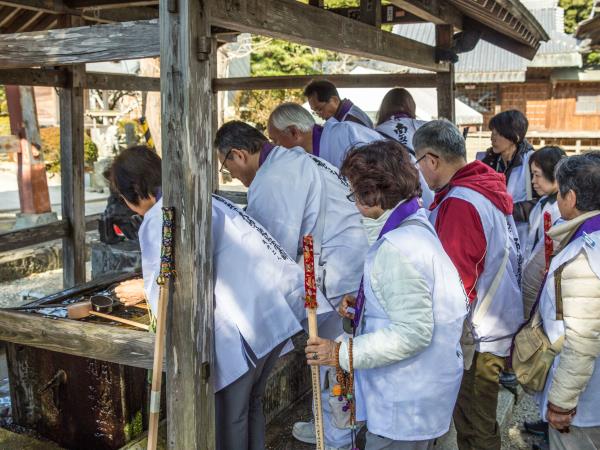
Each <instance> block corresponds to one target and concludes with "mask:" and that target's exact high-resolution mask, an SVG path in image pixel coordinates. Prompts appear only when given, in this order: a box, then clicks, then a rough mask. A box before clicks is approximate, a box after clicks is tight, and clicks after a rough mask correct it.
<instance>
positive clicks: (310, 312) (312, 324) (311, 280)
mask: <svg viewBox="0 0 600 450" xmlns="http://www.w3.org/2000/svg"><path fill="white" fill-rule="evenodd" d="M303 251H304V291H305V300H304V307H305V308H306V315H307V317H308V336H309V337H310V338H315V337H318V336H319V333H318V325H317V306H318V304H317V281H316V278H315V255H314V250H313V237H312V235H310V234H309V235H307V236H304V239H303ZM310 371H311V376H312V390H313V405H314V414H315V437H316V441H317V447H316V448H317V450H324V449H325V441H324V439H323V409H322V407H321V375H320V372H319V367H318V366H311V367H310Z"/></svg>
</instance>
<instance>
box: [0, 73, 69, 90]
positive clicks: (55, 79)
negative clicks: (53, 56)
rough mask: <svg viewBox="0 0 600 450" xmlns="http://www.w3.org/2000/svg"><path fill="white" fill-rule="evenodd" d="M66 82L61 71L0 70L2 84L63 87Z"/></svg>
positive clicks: (0, 82)
mask: <svg viewBox="0 0 600 450" xmlns="http://www.w3.org/2000/svg"><path fill="white" fill-rule="evenodd" d="M66 80H67V78H66V75H65V72H64V71H63V70H60V69H0V84H13V85H17V86H54V87H62V86H64V85H65V82H66Z"/></svg>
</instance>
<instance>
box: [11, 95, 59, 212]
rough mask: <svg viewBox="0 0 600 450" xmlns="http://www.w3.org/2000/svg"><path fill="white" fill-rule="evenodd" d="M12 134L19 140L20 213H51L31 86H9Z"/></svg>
mask: <svg viewBox="0 0 600 450" xmlns="http://www.w3.org/2000/svg"><path fill="white" fill-rule="evenodd" d="M6 99H7V103H8V114H9V118H10V130H11V133H12V134H14V135H16V136H18V137H19V138H20V150H19V153H18V162H17V164H18V178H17V179H18V185H19V203H20V205H21V213H25V214H43V213H48V212H50V211H51V208H50V194H49V193H48V180H47V179H46V166H45V165H44V156H43V154H42V140H41V138H40V130H39V127H38V120H37V111H36V107H35V96H34V93H33V87H31V86H6Z"/></svg>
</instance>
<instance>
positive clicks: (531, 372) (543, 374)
mask: <svg viewBox="0 0 600 450" xmlns="http://www.w3.org/2000/svg"><path fill="white" fill-rule="evenodd" d="M563 267H564V266H561V267H559V268H558V269H557V270H556V271H555V273H554V280H555V296H556V313H557V320H561V319H562V296H561V292H560V278H561V275H562V269H563ZM544 285H545V279H544V282H543V283H542V287H541V288H540V292H539V293H538V298H537V300H536V302H535V304H534V306H533V309H534V311H532V314H531V318H530V319H529V321H527V322H525V324H524V325H523V326H522V327H521V329H520V330H519V331H517V333H516V334H515V337H514V339H513V345H512V349H511V363H512V368H513V370H514V372H515V375H516V377H517V381H518V382H519V384H520V385H521V386H522V387H523V390H524V391H525V392H527V393H529V394H533V393H536V392H541V391H543V390H544V387H545V386H546V380H547V378H548V373H549V372H550V368H551V367H552V364H553V363H554V358H556V355H558V354H559V353H560V351H561V350H562V346H563V342H564V338H565V337H564V335H563V336H561V337H560V338H559V339H557V340H556V342H554V343H551V342H550V339H548V336H546V333H545V332H544V328H543V326H542V319H541V315H540V311H539V308H538V306H539V301H540V297H541V291H542V289H543V288H544Z"/></svg>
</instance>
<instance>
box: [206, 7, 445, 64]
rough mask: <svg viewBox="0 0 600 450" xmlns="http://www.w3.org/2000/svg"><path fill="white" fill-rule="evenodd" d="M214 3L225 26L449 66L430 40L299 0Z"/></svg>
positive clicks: (380, 56) (215, 15)
mask: <svg viewBox="0 0 600 450" xmlns="http://www.w3.org/2000/svg"><path fill="white" fill-rule="evenodd" d="M215 4H216V5H215V10H214V12H213V13H211V22H212V23H213V24H215V25H218V26H221V27H224V28H229V29H233V30H237V31H243V32H248V33H255V34H263V35H266V36H272V37H275V38H278V39H285V40H289V41H294V42H298V43H300V44H304V45H308V46H311V47H318V48H324V49H328V50H333V51H339V52H342V53H347V54H351V55H355V56H360V57H366V58H371V59H377V60H381V61H388V62H391V63H396V64H403V65H407V66H411V67H417V68H420V69H425V70H431V71H435V72H438V71H440V72H444V71H447V70H448V66H447V64H445V63H437V62H436V61H435V51H434V48H433V47H431V46H429V45H425V44H422V43H420V42H416V41H413V40H411V39H407V38H404V37H401V36H398V35H394V34H392V33H389V32H386V31H383V30H380V29H378V28H375V27H373V26H371V25H367V24H364V23H361V22H358V21H356V20H352V19H348V18H346V17H342V16H339V15H337V14H333V13H331V12H328V11H325V10H323V9H320V8H314V7H310V6H307V5H303V4H301V3H300V2H297V1H294V0H261V1H260V2H257V1H253V0H239V1H236V2H232V1H229V0H215Z"/></svg>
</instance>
